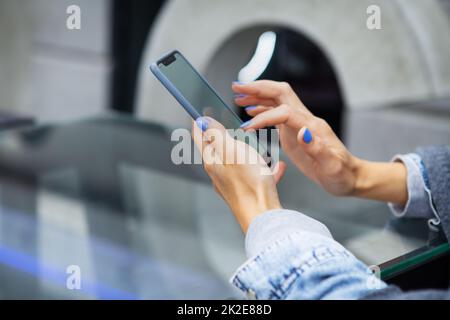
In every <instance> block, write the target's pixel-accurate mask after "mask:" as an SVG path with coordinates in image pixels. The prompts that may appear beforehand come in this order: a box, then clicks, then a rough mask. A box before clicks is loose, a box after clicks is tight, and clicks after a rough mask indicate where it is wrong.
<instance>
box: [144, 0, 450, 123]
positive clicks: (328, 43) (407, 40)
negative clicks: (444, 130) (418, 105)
mask: <svg viewBox="0 0 450 320" xmlns="http://www.w3.org/2000/svg"><path fill="white" fill-rule="evenodd" d="M370 4H378V5H380V7H381V9H382V19H383V20H382V21H383V30H379V31H369V30H368V29H367V28H366V18H367V15H366V9H367V7H368V6H369V5H370ZM191 17H195V19H192V18H191ZM174 21H176V22H177V23H174ZM261 25H265V26H267V25H273V26H285V27H289V28H291V29H293V30H295V31H297V32H299V33H302V34H304V35H306V36H307V37H309V38H310V39H311V40H312V41H313V42H315V43H317V44H318V45H319V46H321V47H322V48H323V50H324V52H325V53H326V54H327V55H328V56H329V58H330V60H331V62H332V64H333V65H334V67H335V69H336V72H337V75H338V78H339V81H340V83H341V85H342V90H343V93H344V98H345V100H346V106H347V107H348V108H349V109H352V110H353V109H358V110H359V109H370V108H373V107H380V106H385V105H389V104H392V103H399V102H405V101H416V100H423V99H430V98H435V97H438V96H443V95H446V94H450V64H449V63H448V56H450V39H449V38H448V37H447V36H446V34H447V30H449V29H450V24H449V21H448V18H447V16H446V15H445V14H444V12H443V10H442V8H441V7H440V2H438V1H436V0H425V1H423V0H407V1H404V0H395V1H391V0H378V1H369V0H340V1H333V2H330V1H313V0H302V1H290V2H289V5H287V4H286V3H284V5H280V4H279V2H276V1H270V0H264V1H261V0H245V1H240V2H234V1H226V2H219V3H217V2H214V3H213V2H210V1H207V0H194V1H179V0H172V1H169V2H168V3H167V5H166V7H165V9H164V10H163V12H162V13H161V14H160V16H159V19H158V21H157V23H156V25H155V27H154V29H153V32H152V34H151V35H150V37H149V41H148V44H147V49H146V53H145V55H144V56H145V58H144V60H143V62H142V67H141V86H140V91H139V92H138V98H139V99H138V105H137V107H138V114H139V116H141V117H143V118H146V119H153V120H156V121H161V122H164V123H167V124H171V125H180V124H185V123H186V118H185V117H183V116H180V112H179V110H178V106H176V103H175V102H174V101H173V99H171V98H170V97H169V96H168V95H167V93H166V92H165V91H164V90H163V89H162V88H161V86H160V85H159V84H158V83H157V82H156V81H155V80H154V79H153V77H152V76H151V75H150V74H149V72H148V68H147V67H148V65H149V63H150V62H151V61H154V60H155V59H157V58H158V57H159V56H161V55H162V54H163V53H165V52H167V51H170V50H172V49H174V48H177V49H179V50H181V51H182V52H184V53H185V55H186V56H187V57H188V58H189V59H190V60H191V61H192V62H193V64H194V65H195V66H197V67H198V68H199V69H200V71H202V72H204V73H208V70H207V67H208V66H209V65H211V63H212V59H213V58H214V56H215V53H216V51H217V50H218V49H219V48H220V47H221V46H222V45H223V43H224V42H226V41H229V40H230V38H232V37H235V36H236V35H239V33H240V32H242V30H245V29H248V28H251V27H255V26H261ZM181 30H182V32H180V31H181ZM255 40H256V39H255ZM240 50H241V48H240V47H236V50H234V51H235V52H236V53H235V54H230V55H229V56H228V60H229V61H236V59H238V61H239V58H238V57H239V56H240V55H241V53H237V52H238V51H240ZM226 72H227V70H226V68H224V73H226ZM217 85H219V86H220V83H219V84H217ZM161 108H164V109H163V110H164V112H161Z"/></svg>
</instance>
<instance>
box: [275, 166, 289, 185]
mask: <svg viewBox="0 0 450 320" xmlns="http://www.w3.org/2000/svg"><path fill="white" fill-rule="evenodd" d="M286 169H287V164H286V162H284V161H279V162H277V164H276V165H275V167H274V168H273V170H272V172H273V175H274V178H275V183H278V182H280V181H281V179H282V178H283V176H284V174H285V173H286Z"/></svg>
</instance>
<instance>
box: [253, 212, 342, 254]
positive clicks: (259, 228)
mask: <svg viewBox="0 0 450 320" xmlns="http://www.w3.org/2000/svg"><path fill="white" fill-rule="evenodd" d="M294 232H310V233H315V234H318V235H321V236H323V237H326V238H330V239H333V237H332V235H331V233H330V231H329V230H328V228H327V227H326V226H325V225H324V224H322V223H321V222H319V221H317V220H314V219H312V218H310V217H308V216H306V215H304V214H302V213H299V212H297V211H291V210H285V209H281V210H272V211H267V212H265V213H263V214H262V215H259V216H258V217H256V218H255V219H254V220H253V221H252V222H251V224H250V226H249V228H248V231H247V235H246V236H245V251H246V253H247V257H248V258H251V257H253V256H256V255H257V254H258V253H260V252H261V251H263V250H264V249H265V248H266V247H268V246H269V245H270V244H271V243H274V242H275V241H276V240H278V239H281V238H284V237H285V236H286V235H287V234H291V233H294Z"/></svg>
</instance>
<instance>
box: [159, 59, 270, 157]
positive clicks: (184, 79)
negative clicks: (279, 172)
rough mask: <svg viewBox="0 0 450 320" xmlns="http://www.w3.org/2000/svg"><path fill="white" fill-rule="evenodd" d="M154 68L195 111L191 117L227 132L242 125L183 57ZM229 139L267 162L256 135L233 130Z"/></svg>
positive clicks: (160, 63)
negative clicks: (217, 124)
mask: <svg viewBox="0 0 450 320" xmlns="http://www.w3.org/2000/svg"><path fill="white" fill-rule="evenodd" d="M158 68H159V70H160V71H161V72H162V74H163V75H164V76H165V77H166V78H167V79H168V80H169V81H170V82H171V84H172V85H173V86H174V87H175V88H176V89H177V90H178V91H179V93H180V94H181V95H182V96H183V97H184V99H186V100H187V101H188V102H189V104H190V105H191V106H192V108H194V109H195V112H193V113H195V114H192V116H193V117H194V118H196V117H200V116H208V117H211V118H213V119H215V120H217V121H219V122H220V123H221V124H222V125H223V126H224V127H225V128H226V129H228V130H233V129H239V127H240V126H241V124H242V121H241V119H240V118H239V117H238V116H237V115H236V114H235V113H234V112H233V111H232V110H231V109H230V108H229V107H228V106H227V105H226V104H225V102H223V100H222V99H221V98H220V97H219V96H218V95H217V94H216V93H215V92H214V90H213V89H212V88H211V87H210V86H209V84H208V83H207V82H206V81H205V80H203V78H202V77H201V76H200V75H199V74H198V72H197V71H196V70H195V69H194V68H193V67H192V66H191V64H190V63H189V62H188V61H187V60H186V58H184V57H183V55H181V54H180V53H178V52H174V53H173V54H171V55H169V56H167V57H165V58H163V59H162V60H160V61H159V62H158ZM190 113H192V111H191V112H190ZM233 137H234V138H235V139H237V140H241V141H243V142H245V143H247V144H249V145H250V146H252V147H253V148H255V149H256V150H258V152H259V154H261V155H262V156H263V158H264V159H265V160H266V162H267V163H270V155H268V154H267V148H266V147H265V146H263V145H262V144H261V143H260V142H259V141H258V138H257V135H256V133H254V132H253V133H252V132H246V133H244V132H243V130H235V131H234V132H233Z"/></svg>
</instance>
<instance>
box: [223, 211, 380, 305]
mask: <svg viewBox="0 0 450 320" xmlns="http://www.w3.org/2000/svg"><path fill="white" fill-rule="evenodd" d="M246 250H247V255H248V257H249V260H248V261H247V262H246V263H245V264H244V265H243V266H241V267H240V268H239V269H238V270H237V271H236V273H235V274H234V275H233V277H232V278H231V282H232V284H233V285H235V286H236V287H237V288H239V289H240V290H242V291H244V292H245V293H247V296H248V297H249V298H256V299H302V300H303V299H359V298H361V297H363V296H366V295H368V294H369V293H370V292H371V291H372V290H374V289H381V288H384V287H386V284H385V283H384V282H382V281H380V280H379V279H378V278H377V277H376V276H375V275H374V274H373V273H372V270H371V269H369V268H368V267H367V266H365V265H364V264H363V263H362V262H360V261H359V260H358V259H356V258H355V257H354V256H353V255H352V254H351V253H350V252H349V251H347V250H346V249H345V248H344V247H343V246H341V245H340V244H339V243H337V242H336V241H334V240H333V238H332V237H331V234H330V232H329V231H328V229H327V228H326V227H325V226H324V225H323V224H321V223H320V222H318V221H316V220H314V219H311V218H308V217H306V216H305V215H303V214H301V213H298V212H295V211H288V210H277V211H271V212H267V213H265V214H263V215H261V216H259V217H257V218H256V219H255V220H254V221H253V222H252V223H251V225H250V227H249V230H248V232H247V235H246Z"/></svg>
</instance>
